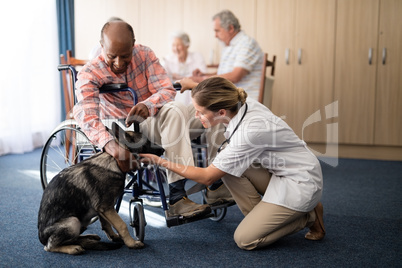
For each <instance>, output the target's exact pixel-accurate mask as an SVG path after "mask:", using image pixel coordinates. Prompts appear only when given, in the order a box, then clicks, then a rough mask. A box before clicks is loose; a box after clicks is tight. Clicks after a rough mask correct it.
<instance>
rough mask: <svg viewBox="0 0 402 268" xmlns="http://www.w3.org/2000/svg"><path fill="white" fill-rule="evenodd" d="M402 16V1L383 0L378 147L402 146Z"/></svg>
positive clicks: (378, 99)
mask: <svg viewBox="0 0 402 268" xmlns="http://www.w3.org/2000/svg"><path fill="white" fill-rule="evenodd" d="M401 14H402V1H400V0H381V2H380V18H379V25H380V29H379V31H378V33H379V39H378V52H377V88H376V98H375V123H374V144H376V145H399V146H401V145H402V78H401V75H402V18H401ZM401 154H402V153H401Z"/></svg>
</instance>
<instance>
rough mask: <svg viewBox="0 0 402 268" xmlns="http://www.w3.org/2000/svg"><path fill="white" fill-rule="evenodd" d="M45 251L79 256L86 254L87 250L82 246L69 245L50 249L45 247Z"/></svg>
mask: <svg viewBox="0 0 402 268" xmlns="http://www.w3.org/2000/svg"><path fill="white" fill-rule="evenodd" d="M43 249H44V250H45V251H48V252H60V253H67V254H70V255H79V254H82V253H84V252H85V249H83V248H82V247H81V246H80V245H68V246H61V247H57V248H49V247H47V246H45V247H44V248H43Z"/></svg>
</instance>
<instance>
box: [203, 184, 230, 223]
mask: <svg viewBox="0 0 402 268" xmlns="http://www.w3.org/2000/svg"><path fill="white" fill-rule="evenodd" d="M202 203H203V204H207V201H206V196H205V190H202ZM226 212H227V208H226V207H223V208H217V209H213V210H212V213H213V214H214V216H212V217H209V219H210V220H212V221H216V222H218V221H221V220H223V218H225V216H226Z"/></svg>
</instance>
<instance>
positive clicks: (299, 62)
mask: <svg viewBox="0 0 402 268" xmlns="http://www.w3.org/2000/svg"><path fill="white" fill-rule="evenodd" d="M257 6H258V9H257V20H258V21H261V22H262V23H261V24H258V25H257V39H258V40H263V41H262V42H261V46H262V48H263V50H264V51H266V52H268V53H269V54H270V55H274V54H275V55H276V56H277V64H278V65H277V69H276V73H275V81H274V86H273V93H272V94H273V101H272V111H273V112H274V113H275V114H277V115H278V116H282V117H283V118H284V119H285V121H286V122H287V123H288V124H289V125H290V126H291V127H292V128H293V130H294V131H295V132H296V133H297V134H298V135H299V137H300V138H303V139H304V140H306V141H310V142H311V141H312V142H328V139H331V138H330V137H329V133H327V124H328V122H329V121H332V118H331V116H328V115H326V111H325V107H326V106H327V105H331V103H332V102H333V73H334V44H335V7H336V1H335V0H325V1H322V0H303V1H302V0H287V1H279V0H268V1H264V0H261V1H258V2H257ZM259 26H261V27H259ZM331 107H332V106H331ZM330 114H331V113H330ZM327 118H329V119H328V120H327Z"/></svg>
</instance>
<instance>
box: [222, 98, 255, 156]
mask: <svg viewBox="0 0 402 268" xmlns="http://www.w3.org/2000/svg"><path fill="white" fill-rule="evenodd" d="M245 105H246V107H245V109H244V113H243V115H242V116H241V118H240V121H239V123H237V125H236V127H235V128H234V130H233V132H232V134H231V135H230V136H229V138H227V139H226V140H225V141H224V142H222V144H221V146H219V148H218V153H220V152H221V151H222V150H223V149H224V148H223V145H225V144H229V143H230V139H231V138H232V136H233V134H234V133H235V132H236V130H237V129H238V128H239V126H240V123H241V122H242V121H243V119H244V117H245V116H246V113H247V109H248V105H247V103H245Z"/></svg>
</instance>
